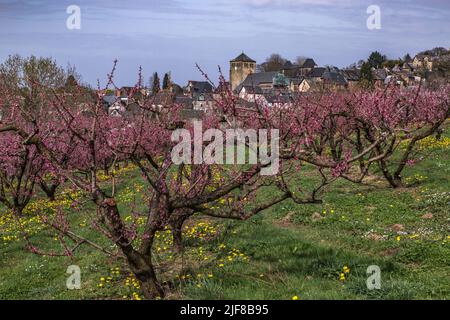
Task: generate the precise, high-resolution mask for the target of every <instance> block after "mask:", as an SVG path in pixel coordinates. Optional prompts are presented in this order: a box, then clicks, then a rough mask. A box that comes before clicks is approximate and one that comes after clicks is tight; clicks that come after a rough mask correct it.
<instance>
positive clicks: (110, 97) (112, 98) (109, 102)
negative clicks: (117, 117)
mask: <svg viewBox="0 0 450 320" xmlns="http://www.w3.org/2000/svg"><path fill="white" fill-rule="evenodd" d="M117 100H120V98H118V97H116V96H115V95H112V94H108V95H105V96H103V102H104V103H106V104H107V105H108V106H110V105H112V104H114V103H115V102H116V101H117Z"/></svg>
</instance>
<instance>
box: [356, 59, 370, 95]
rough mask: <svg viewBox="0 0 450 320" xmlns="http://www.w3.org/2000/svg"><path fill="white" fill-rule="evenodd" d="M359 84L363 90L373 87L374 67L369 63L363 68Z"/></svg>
mask: <svg viewBox="0 0 450 320" xmlns="http://www.w3.org/2000/svg"><path fill="white" fill-rule="evenodd" d="M359 84H360V86H361V87H363V88H367V89H368V88H372V87H373V74H372V67H371V66H370V64H369V62H365V63H363V65H362V66H361V76H360V78H359Z"/></svg>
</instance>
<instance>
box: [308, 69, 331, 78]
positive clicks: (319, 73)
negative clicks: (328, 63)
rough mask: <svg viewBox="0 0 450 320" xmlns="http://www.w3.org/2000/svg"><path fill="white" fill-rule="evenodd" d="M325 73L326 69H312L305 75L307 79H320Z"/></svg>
mask: <svg viewBox="0 0 450 320" xmlns="http://www.w3.org/2000/svg"><path fill="white" fill-rule="evenodd" d="M325 71H327V68H322V67H319V68H314V69H312V70H311V72H309V73H308V74H307V77H308V78H321V77H322V76H323V74H324V72H325Z"/></svg>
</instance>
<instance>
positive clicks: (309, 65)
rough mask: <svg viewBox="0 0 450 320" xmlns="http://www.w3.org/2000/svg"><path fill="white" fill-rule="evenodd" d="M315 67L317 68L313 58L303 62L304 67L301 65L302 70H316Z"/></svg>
mask: <svg viewBox="0 0 450 320" xmlns="http://www.w3.org/2000/svg"><path fill="white" fill-rule="evenodd" d="M315 66H317V64H316V62H315V61H314V60H313V59H311V58H308V59H306V60H305V61H303V63H302V65H301V67H302V68H311V69H312V68H314V67H315Z"/></svg>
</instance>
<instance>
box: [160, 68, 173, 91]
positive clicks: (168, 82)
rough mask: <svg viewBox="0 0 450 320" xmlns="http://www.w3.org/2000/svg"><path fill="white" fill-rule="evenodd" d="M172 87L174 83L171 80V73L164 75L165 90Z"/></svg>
mask: <svg viewBox="0 0 450 320" xmlns="http://www.w3.org/2000/svg"><path fill="white" fill-rule="evenodd" d="M171 87H172V81H171V79H170V72H167V73H166V74H165V75H164V79H163V86H162V88H163V90H169V89H170V88H171Z"/></svg>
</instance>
